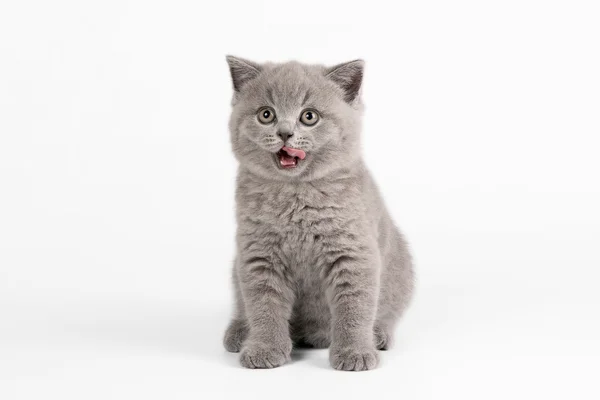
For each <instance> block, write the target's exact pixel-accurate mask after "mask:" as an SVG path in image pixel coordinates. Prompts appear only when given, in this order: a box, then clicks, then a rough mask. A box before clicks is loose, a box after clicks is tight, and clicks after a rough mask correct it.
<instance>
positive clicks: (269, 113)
mask: <svg viewBox="0 0 600 400" xmlns="http://www.w3.org/2000/svg"><path fill="white" fill-rule="evenodd" d="M274 119H275V111H273V109H272V108H261V109H260V110H258V120H259V121H260V122H261V123H262V124H270V123H271V122H273V120H274Z"/></svg>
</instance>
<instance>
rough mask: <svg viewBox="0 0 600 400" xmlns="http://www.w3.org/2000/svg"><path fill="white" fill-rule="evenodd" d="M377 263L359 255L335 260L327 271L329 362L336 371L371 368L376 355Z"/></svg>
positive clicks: (374, 362)
mask: <svg viewBox="0 0 600 400" xmlns="http://www.w3.org/2000/svg"><path fill="white" fill-rule="evenodd" d="M378 262H379V260H378V259H377V257H370V258H368V259H367V258H365V257H364V256H359V255H344V256H341V257H338V258H337V260H335V262H333V264H332V265H331V266H330V268H329V269H327V270H326V284H327V286H328V295H329V301H330V306H331V311H332V344H331V350H330V353H329V361H330V362H331V366H332V367H333V368H335V369H339V370H345V371H363V370H369V369H373V368H375V367H376V366H377V363H378V360H379V359H378V354H377V350H376V349H375V342H374V337H373V324H374V321H375V313H376V308H377V294H378V290H379V289H378V285H379V276H378V274H379V268H378V264H377V263H378Z"/></svg>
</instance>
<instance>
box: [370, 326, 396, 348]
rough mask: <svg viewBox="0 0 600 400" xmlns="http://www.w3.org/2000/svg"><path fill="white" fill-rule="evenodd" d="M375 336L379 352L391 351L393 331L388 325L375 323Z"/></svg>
mask: <svg viewBox="0 0 600 400" xmlns="http://www.w3.org/2000/svg"><path fill="white" fill-rule="evenodd" d="M373 334H374V336H375V337H374V339H375V348H377V350H389V349H390V348H391V347H392V344H393V339H394V334H393V329H390V328H389V327H388V325H387V324H385V323H382V322H380V321H377V322H375V326H374V327H373Z"/></svg>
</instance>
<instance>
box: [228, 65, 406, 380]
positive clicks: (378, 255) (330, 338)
mask: <svg viewBox="0 0 600 400" xmlns="http://www.w3.org/2000/svg"><path fill="white" fill-rule="evenodd" d="M227 62H228V63H229V68H230V72H231V77H232V79H233V88H234V95H233V101H232V114H231V119H230V123H229V128H230V133H231V143H232V146H233V152H234V154H235V156H236V158H237V160H238V161H239V172H238V177H237V189H236V202H237V223H238V228H237V241H236V243H237V255H236V259H235V262H234V266H233V282H234V287H235V297H236V309H235V315H234V318H233V320H232V321H231V323H230V325H229V327H228V328H227V331H226V333H225V339H224V344H225V348H226V349H227V350H228V351H231V352H241V357H240V360H241V364H242V365H243V366H244V367H248V368H273V367H277V366H280V365H282V364H284V363H285V362H286V361H288V360H289V359H290V353H291V351H292V344H293V343H294V344H296V345H306V346H311V347H315V348H326V347H330V353H329V360H330V362H331V365H332V366H333V368H336V369H339V370H349V371H361V370H369V369H372V368H375V366H376V365H377V363H378V354H377V350H385V349H388V348H389V347H390V345H391V342H392V338H393V329H394V325H395V323H396V321H397V320H398V318H399V317H400V315H401V314H402V312H403V310H404V309H405V308H406V306H407V305H408V303H409V300H410V298H411V292H412V289H413V272H412V264H411V257H410V254H409V252H408V249H407V245H406V242H405V241H404V239H403V237H402V235H401V234H400V233H399V231H398V230H397V229H396V227H395V226H394V223H393V222H392V220H391V218H390V216H389V214H388V212H387V211H386V209H385V206H384V204H383V201H382V199H381V197H380V195H379V193H378V190H377V186H376V185H375V182H374V181H373V179H372V178H371V176H370V174H369V172H368V171H367V169H366V168H365V166H364V164H363V161H362V159H361V156H360V149H359V136H360V130H361V114H362V105H361V101H360V89H361V83H362V76H363V64H364V63H363V61H361V60H356V61H351V62H348V63H345V64H341V65H337V66H335V67H331V68H326V67H323V66H315V65H304V64H300V63H297V62H288V63H285V64H271V63H267V64H256V63H253V62H250V61H247V60H243V59H240V58H235V57H231V56H229V57H227Z"/></svg>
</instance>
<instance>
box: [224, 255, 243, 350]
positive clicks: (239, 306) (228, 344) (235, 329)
mask: <svg viewBox="0 0 600 400" xmlns="http://www.w3.org/2000/svg"><path fill="white" fill-rule="evenodd" d="M237 271H238V265H237V261H236V262H234V267H233V286H234V296H235V311H234V316H233V319H232V320H231V322H230V323H229V326H228V327H227V330H226V331H225V338H224V339H223V344H224V346H225V349H226V350H227V351H230V352H232V353H238V352H239V351H240V350H241V349H242V344H243V343H244V340H246V337H247V336H248V323H247V321H246V311H245V309H244V300H243V298H242V293H241V289H240V282H239V278H238V276H237Z"/></svg>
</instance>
